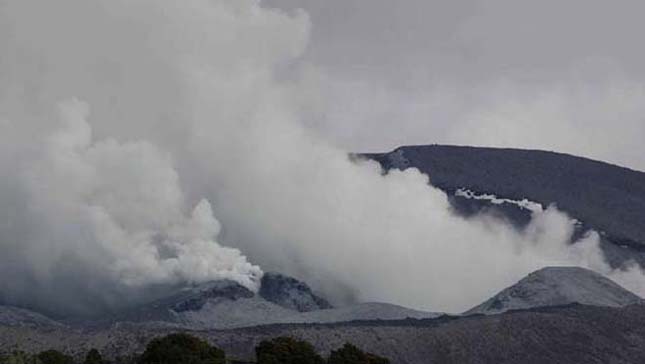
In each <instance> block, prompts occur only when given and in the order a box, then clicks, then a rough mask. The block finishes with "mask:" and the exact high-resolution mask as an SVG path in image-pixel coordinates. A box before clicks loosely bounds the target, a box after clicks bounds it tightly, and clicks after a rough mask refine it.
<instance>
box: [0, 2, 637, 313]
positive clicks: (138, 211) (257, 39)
mask: <svg viewBox="0 0 645 364" xmlns="http://www.w3.org/2000/svg"><path fill="white" fill-rule="evenodd" d="M309 29H310V22H309V18H308V16H307V15H306V14H305V13H304V12H302V11H297V12H293V13H289V14H287V13H284V12H281V11H278V10H271V9H267V8H263V7H262V6H261V5H260V4H259V3H258V2H257V1H253V0H212V1H206V0H195V1H191V2H176V1H174V0H172V1H171V0H155V1H152V0H139V1H125V0H116V1H92V2H88V1H81V0H61V1H57V2H55V3H54V2H50V1H44V0H43V1H36V0H9V1H6V2H5V3H4V4H3V10H2V12H0V47H1V48H2V49H3V54H6V55H8V56H7V57H6V58H4V59H3V60H2V61H1V62H0V81H1V82H0V120H5V121H4V122H3V123H2V124H0V128H2V133H0V141H1V142H2V143H0V149H2V150H0V151H2V152H5V153H2V155H1V156H0V169H1V170H2V172H3V176H6V178H5V179H4V180H3V181H0V206H2V210H1V211H0V218H1V220H0V244H2V245H1V246H2V251H3V254H2V257H1V258H0V263H1V266H2V267H3V268H2V269H3V270H4V272H3V276H4V277H11V279H7V280H4V281H3V282H2V283H1V284H0V292H2V294H3V295H4V296H5V300H7V301H11V302H16V303H21V304H31V305H36V302H44V304H41V305H47V304H50V303H52V304H55V310H58V311H59V312H70V311H84V310H91V309H92V308H96V306H99V307H103V308H106V309H109V308H112V307H114V306H115V305H117V302H119V298H120V297H122V296H123V295H124V294H135V293H137V292H139V293H138V294H140V295H144V296H145V294H147V292H148V289H151V288H150V287H154V286H157V285H162V286H163V285H175V284H182V283H186V282H201V281H206V280H210V279H220V278H229V279H234V280H237V281H239V282H241V283H243V284H245V285H247V286H249V287H253V286H254V285H255V282H256V281H257V278H258V276H259V275H260V274H261V271H260V269H259V268H258V267H257V266H255V265H252V264H251V263H249V261H250V262H253V263H255V264H260V265H261V266H262V267H263V268H264V269H272V270H281V271H284V272H286V273H291V274H295V275H297V276H299V277H302V278H305V279H308V280H310V281H312V282H313V283H314V284H315V285H316V287H317V288H319V289H322V290H324V291H326V292H327V293H332V294H333V295H334V296H335V298H336V299H337V300H339V301H342V300H343V298H346V297H347V295H345V296H344V295H343V294H344V293H346V292H347V291H349V296H350V298H351V299H358V300H382V301H388V302H394V303H399V304H404V305H409V306H413V307H419V308H426V309H431V310H443V311H452V312H456V311H460V310H463V309H466V308H468V307H469V306H472V305H474V304H476V303H478V301H481V300H483V299H484V298H486V297H487V296H488V295H490V294H491V293H493V292H494V291H496V290H498V289H500V288H503V287H504V286H505V285H508V284H509V283H512V282H513V281H515V280H517V279H518V278H520V277H521V276H522V275H524V274H526V273H528V272H530V271H531V270H534V269H536V268H539V267H541V266H544V265H551V264H558V265H562V264H572V265H581V266H587V267H590V268H593V269H595V270H598V271H601V272H602V273H605V274H609V275H613V276H614V277H617V279H623V278H622V277H623V274H626V273H621V272H613V271H612V270H611V269H610V268H609V267H608V266H607V265H606V264H605V263H604V261H603V259H602V255H601V253H600V250H599V249H598V246H597V236H596V235H594V234H590V235H589V236H588V237H586V238H585V239H584V241H582V242H580V243H579V244H576V245H573V246H571V245H569V244H568V241H569V239H570V237H571V234H572V232H573V222H572V221H571V220H570V219H569V218H568V217H567V216H565V215H564V214H562V213H560V212H558V211H557V209H556V208H554V207H551V208H548V209H546V210H544V211H539V212H536V213H535V215H534V218H533V221H532V223H531V225H530V226H529V228H528V229H527V230H526V232H522V233H520V232H517V231H515V230H514V229H513V228H511V227H510V226H507V225H506V224H505V223H503V222H501V221H498V220H496V219H494V218H492V217H487V216H482V217H478V218H474V219H471V220H464V219H462V218H459V217H457V216H454V215H453V214H452V212H451V210H450V206H449V203H448V201H447V198H446V196H445V194H443V193H442V192H441V191H439V190H437V189H434V188H432V187H430V186H429V185H428V176H425V175H423V174H421V173H419V172H418V171H416V170H407V171H404V172H399V171H396V172H391V173H389V174H387V175H383V174H382V171H381V170H380V167H379V166H378V165H377V164H376V163H374V162H366V161H363V162H359V163H356V162H353V161H351V160H350V159H349V158H348V155H347V151H345V150H342V149H339V148H337V147H335V146H334V145H333V143H330V142H329V141H328V140H327V139H325V138H324V137H321V136H320V135H318V134H317V133H316V132H315V131H313V130H312V129H310V128H308V127H307V126H306V125H307V124H306V123H305V122H303V120H302V114H301V111H302V110H301V109H300V106H301V103H300V102H299V101H298V100H299V97H300V95H301V94H302V92H305V91H306V89H303V88H302V87H303V85H305V84H306V83H302V82H299V80H293V79H292V78H293V77H296V78H297V77H298V76H293V75H300V74H302V73H301V72H299V70H300V69H301V68H303V67H306V65H303V64H301V63H299V60H300V58H299V57H300V56H301V55H302V53H303V52H304V50H305V47H306V45H307V39H308V35H309ZM285 73H286V74H288V75H289V76H288V77H285V76H284V74H285ZM75 97H78V98H79V99H82V100H84V102H80V101H65V100H74V98H75ZM56 108H60V111H61V114H62V115H61V117H60V118H56V117H53V115H56V114H55V109H56ZM90 108H91V113H90V112H89V109H90ZM61 123H62V126H61ZM430 178H431V176H430ZM208 201H210V202H212V206H211V204H210V203H209V202H208ZM191 206H196V207H195V208H194V209H193V210H192V212H190V207H191ZM213 213H214V214H213ZM214 216H217V220H216V219H215V217H214ZM218 220H219V221H221V223H222V232H221V234H219V233H220V231H219V230H220V225H219V223H218ZM218 234H219V237H217V241H215V240H214V239H215V237H216V236H218ZM218 242H221V244H220V243H218ZM225 246H228V248H227V247H225ZM234 248H235V249H234ZM236 249H239V250H236ZM240 251H241V252H242V253H243V254H244V255H242V253H240ZM245 256H248V257H249V258H248V259H247V258H245ZM629 274H630V276H629V277H630V279H631V281H634V280H635V281H639V280H640V279H641V278H640V272H639V271H638V270H632V271H629ZM337 287H346V288H347V291H346V290H338V288H337ZM79 296H81V297H82V298H83V299H80V300H79V299H78V298H79ZM97 303H100V304H97Z"/></svg>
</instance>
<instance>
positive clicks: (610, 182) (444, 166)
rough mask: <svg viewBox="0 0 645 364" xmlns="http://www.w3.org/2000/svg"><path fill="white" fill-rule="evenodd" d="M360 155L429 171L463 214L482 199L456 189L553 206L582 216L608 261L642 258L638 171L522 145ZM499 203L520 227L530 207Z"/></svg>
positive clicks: (644, 189) (644, 184) (642, 182)
mask: <svg viewBox="0 0 645 364" xmlns="http://www.w3.org/2000/svg"><path fill="white" fill-rule="evenodd" d="M362 156H363V157H366V158H371V159H374V160H376V161H378V162H379V163H380V164H381V165H382V166H383V167H384V168H385V169H392V168H398V169H406V168H411V167H414V168H418V169H419V170H420V171H422V172H424V173H427V174H428V175H429V176H430V181H431V183H432V185H434V186H436V187H438V188H440V189H442V190H444V191H446V192H447V193H448V194H449V195H450V196H451V197H452V201H453V204H454V205H455V206H456V208H457V210H458V211H461V212H464V213H473V212H476V211H477V210H478V209H480V208H481V206H482V204H484V203H483V202H482V201H473V200H472V199H471V200H466V199H464V198H463V196H459V194H458V193H457V191H460V190H461V191H465V190H469V191H472V192H474V193H476V194H478V195H482V194H491V195H494V196H497V197H498V198H504V199H509V200H515V201H521V200H524V199H527V200H529V201H533V202H536V203H539V204H541V205H542V206H548V205H550V204H557V206H558V208H559V209H560V210H563V211H565V212H567V213H568V214H569V215H571V216H572V217H573V218H575V219H577V220H579V221H581V222H582V224H583V226H584V229H594V230H596V231H598V232H600V233H601V234H602V236H603V237H604V241H605V243H607V244H605V246H603V248H604V249H605V252H606V253H607V255H608V257H609V260H610V262H611V263H612V264H614V265H619V264H620V263H622V262H623V261H625V260H627V259H636V260H637V261H639V262H640V263H641V265H643V264H644V263H645V257H644V254H645V224H643V221H645V173H643V172H639V171H634V170H631V169H627V168H622V167H619V166H615V165H611V164H608V163H603V162H599V161H594V160H590V159H586V158H581V157H576V156H571V155H567V154H561V153H554V152H546V151H537V150H520V149H497V148H479V147H461V146H443V145H424V146H404V147H400V148H397V149H396V150H394V151H392V152H390V153H372V154H362ZM455 195H457V196H455ZM484 205H485V204H484ZM496 208H497V209H498V210H499V211H501V213H503V214H505V215H507V216H508V217H509V219H510V220H512V221H515V222H517V223H519V224H521V223H522V222H523V221H524V222H526V221H527V218H528V216H529V215H528V212H529V211H528V210H527V209H522V208H517V206H511V205H509V204H500V205H498V206H496ZM608 245H611V246H608ZM617 247H620V249H617ZM625 249H627V252H626V251H624V250H625Z"/></svg>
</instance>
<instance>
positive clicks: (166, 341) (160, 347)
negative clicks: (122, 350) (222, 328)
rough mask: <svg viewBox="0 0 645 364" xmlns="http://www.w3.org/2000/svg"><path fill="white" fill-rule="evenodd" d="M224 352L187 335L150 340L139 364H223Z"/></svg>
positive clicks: (174, 335)
mask: <svg viewBox="0 0 645 364" xmlns="http://www.w3.org/2000/svg"><path fill="white" fill-rule="evenodd" d="M225 362H226V357H225V355H224V351H222V350H220V349H219V348H216V347H214V346H211V345H209V344H208V343H207V342H206V341H204V340H201V339H199V338H196V337H194V336H191V335H188V334H172V335H168V336H166V337H163V338H157V339H154V340H152V341H151V342H150V343H149V344H148V346H147V347H146V351H145V352H144V353H143V354H142V355H141V357H140V358H139V364H179V363H181V364H225Z"/></svg>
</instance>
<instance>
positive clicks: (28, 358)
mask: <svg viewBox="0 0 645 364" xmlns="http://www.w3.org/2000/svg"><path fill="white" fill-rule="evenodd" d="M0 363H2V364H41V362H40V360H38V358H37V357H36V356H34V355H30V354H27V353H25V352H23V351H16V352H13V353H12V354H10V355H6V356H0Z"/></svg>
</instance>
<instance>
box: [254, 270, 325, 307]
mask: <svg viewBox="0 0 645 364" xmlns="http://www.w3.org/2000/svg"><path fill="white" fill-rule="evenodd" d="M259 295H260V296H261V297H262V298H264V299H265V300H267V301H269V302H273V303H275V304H277V305H279V306H282V307H284V308H288V309H292V310H296V311H299V312H309V311H316V310H322V309H328V308H332V305H331V304H329V302H327V301H326V300H325V299H324V298H322V297H319V296H317V295H315V294H314V293H313V292H312V290H311V288H309V286H307V284H306V283H304V282H301V281H299V280H297V279H295V278H291V277H288V276H285V275H282V274H279V273H265V274H264V276H263V277H262V283H261V286H260V292H259Z"/></svg>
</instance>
